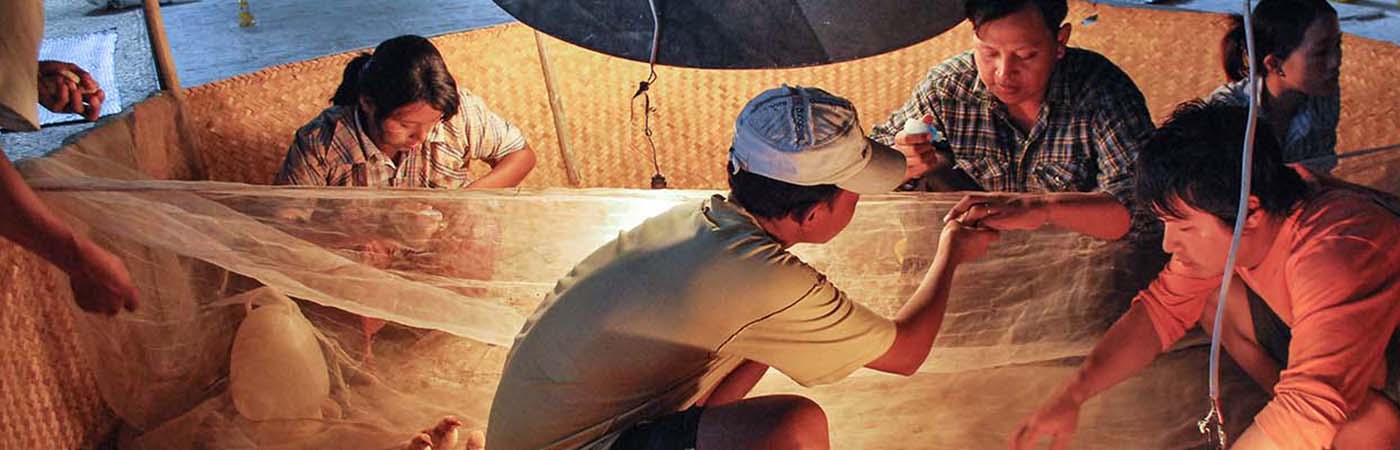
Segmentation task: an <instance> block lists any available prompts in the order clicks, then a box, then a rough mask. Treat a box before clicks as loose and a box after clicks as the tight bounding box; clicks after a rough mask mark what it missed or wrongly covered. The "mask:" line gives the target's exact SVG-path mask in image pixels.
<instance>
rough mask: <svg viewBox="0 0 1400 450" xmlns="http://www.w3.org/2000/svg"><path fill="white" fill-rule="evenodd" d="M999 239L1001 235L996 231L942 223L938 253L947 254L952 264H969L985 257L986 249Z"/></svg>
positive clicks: (962, 224)
mask: <svg viewBox="0 0 1400 450" xmlns="http://www.w3.org/2000/svg"><path fill="white" fill-rule="evenodd" d="M1000 238H1001V233H1000V232H998V231H996V230H993V229H990V228H981V227H976V226H972V225H968V224H965V223H963V222H959V221H956V220H949V221H947V222H944V223H943V234H942V235H941V236H939V239H938V252H939V253H944V252H949V253H948V257H949V258H950V259H951V261H952V263H953V264H962V263H965V262H971V261H975V260H977V259H978V258H981V257H982V256H983V255H986V254H987V249H988V248H990V247H991V245H992V243H993V242H996V241H997V239H1000Z"/></svg>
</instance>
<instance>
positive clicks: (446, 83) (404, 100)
mask: <svg viewBox="0 0 1400 450" xmlns="http://www.w3.org/2000/svg"><path fill="white" fill-rule="evenodd" d="M361 96H364V97H366V98H368V99H369V102H370V104H372V105H374V109H375V111H376V114H375V115H376V116H377V117H374V118H373V121H374V122H375V123H376V124H377V123H379V122H382V121H383V119H384V117H385V116H387V115H388V114H389V113H390V112H393V111H394V110H395V109H399V107H401V106H403V105H407V104H409V103H413V102H417V101H422V102H426V103H427V104H428V105H431V106H432V107H433V109H436V110H438V111H442V120H444V121H445V120H448V119H451V118H452V116H454V115H456V114H457V108H458V106H459V105H460V104H461V98H460V96H459V95H458V93H457V81H456V80H454V79H452V73H450V72H448V71H447V63H446V62H443V60H442V54H441V53H438V49H437V47H434V46H433V43H432V42H431V41H429V40H428V39H426V38H424V37H422V36H414V35H404V36H399V37H396V38H392V39H389V40H387V41H384V42H382V43H380V44H379V46H378V47H375V48H374V53H373V54H370V53H361V54H360V55H359V56H356V57H355V59H352V60H350V63H349V64H346V65H345V72H344V74H343V75H342V77H341V81H340V87H338V88H336V90H335V95H334V96H332V97H331V103H332V104H335V105H340V106H356V105H358V104H359V102H360V97H361Z"/></svg>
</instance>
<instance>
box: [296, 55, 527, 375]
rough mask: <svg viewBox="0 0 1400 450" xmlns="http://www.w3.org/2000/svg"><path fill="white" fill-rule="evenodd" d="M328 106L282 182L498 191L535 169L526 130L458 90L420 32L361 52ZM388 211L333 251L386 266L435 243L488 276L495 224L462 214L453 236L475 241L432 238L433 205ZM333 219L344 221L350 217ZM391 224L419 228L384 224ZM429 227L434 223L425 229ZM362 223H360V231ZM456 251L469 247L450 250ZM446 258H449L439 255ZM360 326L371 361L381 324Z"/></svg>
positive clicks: (465, 267) (348, 234)
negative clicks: (475, 167)
mask: <svg viewBox="0 0 1400 450" xmlns="http://www.w3.org/2000/svg"><path fill="white" fill-rule="evenodd" d="M331 104H332V105H331V107H329V108H326V110H325V111H322V112H321V114H320V115H319V116H317V117H316V118H315V119H313V120H312V121H311V123H308V124H306V125H305V126H303V127H301V129H299V130H297V133H296V137H295V139H293V140H292V145H291V148H290V149H288V151H287V159H286V160H285V161H284V162H283V163H282V169H281V170H280V171H279V172H278V173H277V180H276V184H280V185H301V186H356V187H394V188H435V189H461V188H501V187H512V186H515V185H517V184H519V183H520V180H522V179H524V178H525V176H526V175H527V174H529V173H530V170H531V169H533V168H534V167H535V154H534V152H532V151H531V150H530V148H529V146H527V145H526V144H525V137H524V136H523V135H521V133H520V129H519V128H516V127H515V125H511V124H510V123H509V122H506V121H505V119H502V118H501V117H500V116H497V115H496V114H495V113H492V112H491V110H489V109H487V107H486V104H485V103H484V102H482V100H481V99H480V98H478V97H476V96H473V95H471V93H469V92H467V91H466V90H465V89H461V88H458V87H457V82H456V80H453V79H452V74H451V73H449V72H448V71H447V64H446V63H444V62H443V60H442V55H441V54H440V53H438V50H437V48H436V47H434V46H433V44H432V42H429V41H428V40H427V39H424V38H422V37H419V36H411V35H409V36H399V37H396V38H393V39H389V40H387V41H384V42H383V43H381V44H379V46H378V47H376V48H375V49H374V53H373V54H361V55H359V56H356V57H355V59H353V60H351V61H350V63H349V64H347V65H346V66H345V74H344V77H343V79H342V81H341V83H340V87H339V88H337V89H336V91H335V95H334V96H332V97H331ZM472 160H481V161H484V162H486V164H488V165H490V166H491V171H490V172H489V173H487V174H486V175H484V176H482V177H481V178H477V179H472V176H471V174H470V172H469V171H468V165H469V164H470V163H471V161H472ZM381 204H382V203H381ZM313 210H314V208H305V209H301V208H287V209H286V210H284V211H280V212H278V215H279V216H281V217H283V218H285V219H289V220H303V221H304V220H309V219H310V218H311V217H312V215H313ZM379 213H381V212H380V211H374V212H372V213H371V214H379ZM382 213H384V214H387V215H388V216H389V218H388V219H387V220H377V219H371V220H365V219H363V218H356V219H351V220H346V221H343V222H342V224H341V225H342V226H346V227H350V228H352V229H342V230H340V231H342V232H343V234H344V235H345V238H344V239H345V240H344V241H343V242H340V243H338V244H336V245H340V246H345V247H348V248H352V249H354V253H355V254H356V256H357V257H358V259H359V260H360V261H361V262H363V263H365V264H369V265H372V266H376V267H387V266H388V265H389V264H391V263H392V262H393V260H394V259H395V258H396V257H397V256H405V255H407V256H411V255H417V254H428V253H424V252H422V250H424V247H426V246H429V245H431V246H434V247H436V248H437V249H438V250H439V251H438V252H437V253H438V254H440V255H463V256H462V257H463V258H465V259H466V260H465V261H458V264H452V265H451V266H453V267H455V268H458V270H459V271H467V272H471V273H470V274H467V275H466V276H470V277H489V276H490V273H491V272H492V267H493V264H494V262H493V261H494V257H493V255H494V253H495V247H494V245H495V242H497V237H496V235H497V234H499V225H498V224H496V223H494V222H492V221H489V220H476V219H474V218H471V217H465V218H464V217H457V218H456V219H455V220H456V221H457V222H456V223H455V228H456V229H457V233H456V234H457V235H469V236H471V237H470V238H466V239H462V238H457V239H454V238H451V237H443V236H440V235H439V236H437V238H433V236H434V233H436V232H437V231H438V230H439V228H440V227H441V225H440V224H443V223H447V222H444V215H443V214H442V212H440V211H437V210H435V209H433V208H432V206H429V205H425V204H417V203H414V204H411V205H407V206H406V207H404V208H400V209H397V210H394V211H384V212H382ZM329 214H339V215H342V216H344V215H345V214H346V211H336V212H330V213H329ZM386 221H387V222H391V223H394V224H395V225H402V224H403V223H405V222H406V223H410V224H415V225H412V226H407V227H402V226H398V227H396V226H389V227H384V226H381V224H382V223H383V222H386ZM424 221H426V223H433V224H438V225H437V226H420V225H421V224H422V223H425V222H424ZM462 222H465V223H462ZM356 224H358V225H361V227H360V228H354V227H355V225H356ZM386 228H387V229H386ZM405 229H407V230H409V231H405ZM464 230H469V231H464ZM454 246H467V247H470V249H469V250H468V251H457V250H461V249H453V250H454V251H446V250H444V247H448V248H451V247H454ZM444 257H449V256H437V258H444ZM458 275H462V274H460V273H458ZM361 324H362V326H363V331H364V335H365V342H364V345H365V346H364V349H363V351H364V356H365V358H366V359H368V358H369V355H370V354H371V344H372V342H373V336H374V335H375V333H377V332H378V331H379V329H381V328H383V326H384V321H382V320H379V319H374V318H369V317H362V318H361Z"/></svg>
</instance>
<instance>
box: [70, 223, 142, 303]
mask: <svg viewBox="0 0 1400 450" xmlns="http://www.w3.org/2000/svg"><path fill="white" fill-rule="evenodd" d="M75 247H76V250H75V255H74V258H73V261H71V262H70V263H69V264H66V266H67V267H64V270H65V271H66V272H68V281H69V284H70V285H71V286H72V288H73V300H74V301H76V302H77V303H78V307H79V308H82V309H83V310H84V311H87V312H90V313H97V314H106V315H115V314H116V313H117V312H120V311H121V310H123V309H125V310H127V311H135V310H136V306H137V300H136V285H134V284H132V282H131V275H130V274H129V273H127V271H126V266H124V265H122V262H121V260H120V259H117V257H116V255H113V254H111V253H110V252H108V251H107V250H104V249H103V248H102V247H99V246H97V244H95V243H93V242H92V241H89V240H87V239H85V238H79V240H78V242H77V243H75Z"/></svg>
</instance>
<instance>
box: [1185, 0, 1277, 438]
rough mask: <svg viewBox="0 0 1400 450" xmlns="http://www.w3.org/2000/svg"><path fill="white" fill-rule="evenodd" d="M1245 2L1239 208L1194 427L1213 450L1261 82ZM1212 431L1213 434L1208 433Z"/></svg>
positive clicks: (1221, 420) (1220, 422) (1220, 420)
mask: <svg viewBox="0 0 1400 450" xmlns="http://www.w3.org/2000/svg"><path fill="white" fill-rule="evenodd" d="M1249 6H1250V5H1249V0H1244V40H1245V49H1246V51H1245V54H1246V55H1247V56H1246V58H1248V64H1247V66H1248V67H1249V120H1248V121H1246V123H1245V134H1244V151H1243V154H1242V155H1241V160H1240V197H1239V201H1240V203H1239V207H1238V208H1236V210H1235V229H1234V233H1233V235H1232V236H1231V238H1230V253H1229V255H1228V256H1227V257H1226V258H1225V273H1224V275H1223V276H1222V277H1221V279H1220V295H1219V297H1217V298H1216V304H1215V323H1214V324H1212V326H1211V333H1210V412H1209V413H1207V414H1206V417H1205V418H1204V419H1201V421H1200V422H1198V423H1197V427H1198V428H1199V429H1200V431H1201V433H1202V434H1205V435H1206V436H1207V438H1210V437H1211V434H1214V438H1215V439H1216V442H1215V444H1216V446H1217V448H1219V449H1221V450H1224V449H1225V448H1227V447H1229V442H1228V437H1227V436H1226V435H1225V417H1224V415H1223V414H1222V410H1221V408H1220V330H1221V325H1222V322H1224V319H1225V299H1226V298H1228V296H1229V294H1230V281H1231V280H1232V279H1233V278H1234V272H1235V259H1236V257H1238V256H1239V250H1240V235H1241V234H1243V232H1244V221H1245V219H1246V218H1247V216H1248V215H1249V191H1250V184H1251V183H1250V182H1251V177H1252V173H1253V170H1252V169H1253V164H1254V131H1255V129H1256V128H1257V126H1258V123H1257V122H1258V119H1259V90H1260V87H1261V86H1262V83H1260V82H1259V78H1258V67H1256V66H1257V64H1255V61H1257V60H1256V59H1255V58H1254V23H1253V20H1252V19H1251V17H1250V9H1249ZM1212 431H1214V433H1211V432H1212Z"/></svg>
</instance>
